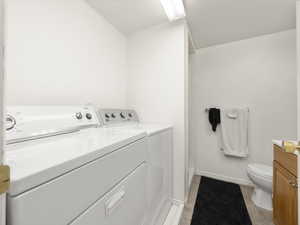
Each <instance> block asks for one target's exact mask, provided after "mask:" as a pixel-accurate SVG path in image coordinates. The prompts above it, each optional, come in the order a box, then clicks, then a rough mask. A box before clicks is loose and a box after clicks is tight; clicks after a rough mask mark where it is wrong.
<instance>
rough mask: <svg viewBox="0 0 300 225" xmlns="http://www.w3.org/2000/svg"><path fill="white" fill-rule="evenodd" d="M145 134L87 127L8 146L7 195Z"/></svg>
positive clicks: (25, 188)
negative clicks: (8, 177)
mask: <svg viewBox="0 0 300 225" xmlns="http://www.w3.org/2000/svg"><path fill="white" fill-rule="evenodd" d="M145 136H146V133H145V132H143V131H142V130H116V129H109V128H88V129H85V130H81V131H78V132H75V133H71V134H65V135H59V136H56V137H50V138H44V139H40V140H34V141H27V142H23V143H17V144H11V145H8V146H7V150H6V151H5V155H4V162H5V164H7V165H10V167H11V181H12V183H11V187H10V190H9V194H10V195H18V194H20V193H22V192H24V191H26V190H28V189H31V188H33V187H35V186H38V185H40V184H42V183H45V182H47V181H49V180H51V179H53V178H55V177H58V176H60V175H62V174H64V173H66V172H68V171H70V170H73V169H75V168H78V167H80V166H82V165H83V164H85V163H88V162H91V161H93V160H95V159H97V158H99V157H101V156H103V155H105V154H107V153H110V152H112V151H114V150H116V149H119V148H121V147H123V146H125V145H128V144H130V143H132V142H134V141H137V140H139V139H141V138H143V137H145Z"/></svg>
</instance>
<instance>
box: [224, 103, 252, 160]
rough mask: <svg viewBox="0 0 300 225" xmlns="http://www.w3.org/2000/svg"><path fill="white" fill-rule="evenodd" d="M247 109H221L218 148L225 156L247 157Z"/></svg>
mask: <svg viewBox="0 0 300 225" xmlns="http://www.w3.org/2000/svg"><path fill="white" fill-rule="evenodd" d="M248 119H249V109H247V108H245V109H221V125H220V142H221V143H220V146H221V149H222V150H223V152H224V154H225V155H228V156H234V157H247V156H248Z"/></svg>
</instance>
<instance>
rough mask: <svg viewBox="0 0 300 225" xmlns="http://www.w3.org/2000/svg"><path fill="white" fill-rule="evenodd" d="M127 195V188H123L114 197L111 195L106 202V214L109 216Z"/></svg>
mask: <svg viewBox="0 0 300 225" xmlns="http://www.w3.org/2000/svg"><path fill="white" fill-rule="evenodd" d="M124 197H125V190H124V188H121V189H120V190H119V191H118V192H116V193H115V194H114V195H113V196H112V197H110V198H109V199H108V200H107V201H106V203H105V214H106V216H109V215H110V214H111V213H112V212H113V211H114V210H115V209H116V208H118V206H119V205H120V204H121V203H122V201H123V199H124Z"/></svg>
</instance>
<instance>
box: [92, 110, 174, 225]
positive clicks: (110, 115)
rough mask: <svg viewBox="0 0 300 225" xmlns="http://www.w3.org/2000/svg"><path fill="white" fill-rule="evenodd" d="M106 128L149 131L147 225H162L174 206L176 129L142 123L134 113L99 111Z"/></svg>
mask: <svg viewBox="0 0 300 225" xmlns="http://www.w3.org/2000/svg"><path fill="white" fill-rule="evenodd" d="M98 113H99V117H100V120H101V121H102V123H103V124H104V127H106V128H109V129H115V130H135V131H138V130H140V131H145V132H146V133H147V136H148V141H147V143H148V178H147V184H148V185H147V199H148V213H147V222H146V224H147V225H162V224H164V221H165V219H166V217H167V215H168V213H169V211H170V209H171V206H172V203H173V192H172V191H173V190H172V187H173V186H172V184H173V179H172V176H173V173H172V171H173V168H172V162H173V140H172V139H173V129H172V126H170V125H168V124H155V123H141V122H140V120H139V117H138V115H137V113H136V112H135V111H134V110H126V109H125V110H123V109H99V110H98Z"/></svg>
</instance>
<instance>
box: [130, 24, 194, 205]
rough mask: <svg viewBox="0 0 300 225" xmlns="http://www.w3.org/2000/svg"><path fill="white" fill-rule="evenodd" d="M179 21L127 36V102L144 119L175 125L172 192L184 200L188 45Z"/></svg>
mask: <svg viewBox="0 0 300 225" xmlns="http://www.w3.org/2000/svg"><path fill="white" fill-rule="evenodd" d="M186 41H187V40H186V29H185V24H184V23H183V22H182V21H180V22H178V23H174V24H164V25H160V26H155V27H151V28H148V29H145V30H142V31H139V32H137V33H135V34H133V35H131V36H130V37H129V39H128V65H129V74H128V89H127V90H128V94H127V96H128V106H129V107H132V108H135V109H136V110H137V112H138V113H139V115H140V117H141V120H142V121H144V122H162V123H170V124H172V125H174V165H175V167H174V196H175V198H176V199H177V200H180V201H184V194H185V190H184V189H185V151H186V148H185V146H186V144H187V143H186V140H185V139H186V137H185V135H186V134H185V129H186V123H187V122H186V121H187V116H186V109H185V107H186V104H185V99H186V98H187V96H186V90H185V89H186V82H187V80H188V79H187V78H186V76H187V74H186V73H187V69H186V66H185V63H186V56H187V52H186V51H187V49H186V48H185V42H186Z"/></svg>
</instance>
